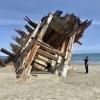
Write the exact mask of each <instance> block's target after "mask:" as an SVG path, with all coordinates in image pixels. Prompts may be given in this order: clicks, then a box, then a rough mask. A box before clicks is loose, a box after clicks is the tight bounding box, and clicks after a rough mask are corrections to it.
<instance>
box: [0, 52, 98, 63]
mask: <svg viewBox="0 0 100 100" xmlns="http://www.w3.org/2000/svg"><path fill="white" fill-rule="evenodd" d="M86 56H88V58H89V63H90V64H100V53H98V54H72V58H71V63H76V64H77V63H79V64H82V63H84V61H83V60H84V58H85V57H86ZM6 58H7V56H0V59H2V60H5V59H6Z"/></svg>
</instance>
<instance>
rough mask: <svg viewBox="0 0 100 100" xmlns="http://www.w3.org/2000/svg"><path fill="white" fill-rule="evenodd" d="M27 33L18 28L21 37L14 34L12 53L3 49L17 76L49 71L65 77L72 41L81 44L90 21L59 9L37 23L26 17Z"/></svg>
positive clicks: (24, 77)
mask: <svg viewBox="0 0 100 100" xmlns="http://www.w3.org/2000/svg"><path fill="white" fill-rule="evenodd" d="M25 20H26V22H27V23H28V24H27V25H25V28H26V30H27V32H25V31H22V30H18V29H16V30H15V31H16V32H17V33H18V34H19V35H20V37H17V36H15V37H13V39H14V40H15V41H16V42H17V44H13V43H11V44H10V46H11V48H12V51H13V53H11V52H9V51H7V50H6V49H4V48H1V52H3V53H6V54H7V55H9V57H8V58H7V59H6V61H5V63H9V62H11V61H12V62H13V63H14V68H15V72H16V77H17V78H22V79H26V78H28V77H29V76H30V73H31V71H38V70H41V71H45V70H46V69H47V71H49V72H52V73H56V74H57V75H60V76H62V77H66V75H67V71H68V70H69V68H70V66H69V64H70V61H71V52H72V48H73V44H74V43H75V42H76V43H79V44H81V43H80V41H79V39H80V38H81V37H82V36H83V32H84V30H85V29H86V28H87V27H88V26H89V25H90V24H91V21H88V20H85V21H83V22H82V21H81V20H80V19H79V17H77V16H75V15H74V14H65V15H64V16H62V11H59V10H57V11H56V12H55V13H49V14H48V15H47V16H45V17H43V18H42V19H41V21H40V22H39V23H38V24H37V23H35V22H33V21H32V20H31V19H29V18H28V17H25Z"/></svg>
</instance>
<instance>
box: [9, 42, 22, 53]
mask: <svg viewBox="0 0 100 100" xmlns="http://www.w3.org/2000/svg"><path fill="white" fill-rule="evenodd" d="M10 46H11V48H12V51H13V52H14V53H17V52H18V51H19V49H20V47H19V46H18V45H16V44H13V43H10Z"/></svg>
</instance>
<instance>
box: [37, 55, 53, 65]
mask: <svg viewBox="0 0 100 100" xmlns="http://www.w3.org/2000/svg"><path fill="white" fill-rule="evenodd" d="M35 59H39V60H42V61H44V62H46V63H48V64H51V63H52V60H50V59H48V58H46V57H43V56H40V55H36V56H35Z"/></svg>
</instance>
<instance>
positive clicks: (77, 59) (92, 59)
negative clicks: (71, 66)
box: [71, 53, 100, 64]
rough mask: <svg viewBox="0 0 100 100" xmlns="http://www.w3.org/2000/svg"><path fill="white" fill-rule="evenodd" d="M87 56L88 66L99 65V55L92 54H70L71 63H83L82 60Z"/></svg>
mask: <svg viewBox="0 0 100 100" xmlns="http://www.w3.org/2000/svg"><path fill="white" fill-rule="evenodd" d="M86 56H88V59H89V63H90V64H100V53H94V54H72V59H71V62H72V63H80V64H81V63H84V61H83V60H84V58H85V57H86Z"/></svg>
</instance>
